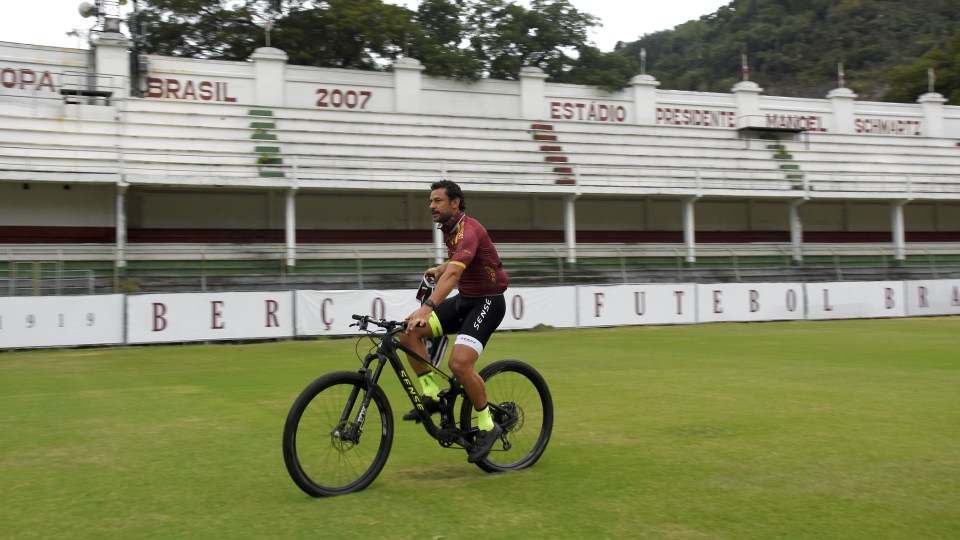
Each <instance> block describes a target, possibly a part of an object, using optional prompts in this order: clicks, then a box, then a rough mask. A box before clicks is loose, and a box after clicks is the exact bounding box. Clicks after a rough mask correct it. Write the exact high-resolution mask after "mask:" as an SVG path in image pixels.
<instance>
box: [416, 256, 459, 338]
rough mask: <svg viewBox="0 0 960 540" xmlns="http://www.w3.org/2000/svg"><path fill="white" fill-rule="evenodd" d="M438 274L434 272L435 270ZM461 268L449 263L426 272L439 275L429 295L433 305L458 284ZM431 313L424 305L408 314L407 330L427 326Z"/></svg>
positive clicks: (431, 310)
mask: <svg viewBox="0 0 960 540" xmlns="http://www.w3.org/2000/svg"><path fill="white" fill-rule="evenodd" d="M438 269H439V270H440V271H439V272H436V271H437V270H438ZM463 270H464V268H463V266H461V265H459V264H450V262H449V261H447V262H445V263H443V264H441V265H440V266H437V267H434V268H431V269H429V270H427V273H428V274H430V273H432V274H433V275H434V276H437V275H438V274H439V277H438V278H437V285H436V287H434V289H433V294H431V295H430V298H429V299H430V300H431V301H432V302H433V303H434V304H439V303H440V302H443V300H444V299H445V298H446V297H447V296H449V295H450V293H451V292H453V289H454V288H455V287H456V286H457V283H459V282H460V276H462V275H463ZM431 271H434V272H431ZM432 312H433V308H432V307H430V306H428V305H426V304H424V305H422V306H420V307H419V308H418V309H417V310H416V311H414V312H413V313H411V314H410V316H409V317H407V320H408V321H409V323H408V324H407V329H408V331H409V329H410V328H416V327H418V326H423V325H425V324H427V320H428V319H429V318H430V314H431V313H432Z"/></svg>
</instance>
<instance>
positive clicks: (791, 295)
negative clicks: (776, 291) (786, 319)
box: [786, 289, 797, 312]
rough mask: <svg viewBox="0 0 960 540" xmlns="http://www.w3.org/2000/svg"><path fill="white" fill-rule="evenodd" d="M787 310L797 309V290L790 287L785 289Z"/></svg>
mask: <svg viewBox="0 0 960 540" xmlns="http://www.w3.org/2000/svg"><path fill="white" fill-rule="evenodd" d="M786 304H787V311H790V312H793V311H796V310H797V291H795V290H793V289H790V290H788V291H787V298H786Z"/></svg>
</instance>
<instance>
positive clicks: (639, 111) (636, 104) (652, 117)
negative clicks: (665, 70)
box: [630, 75, 660, 126]
mask: <svg viewBox="0 0 960 540" xmlns="http://www.w3.org/2000/svg"><path fill="white" fill-rule="evenodd" d="M630 86H632V87H633V109H634V111H636V112H635V113H634V114H635V116H634V119H633V123H634V124H637V125H643V126H652V125H654V124H656V123H657V87H658V86H660V81H658V80H657V79H655V78H653V77H652V76H650V75H637V76H636V77H634V78H632V79H630Z"/></svg>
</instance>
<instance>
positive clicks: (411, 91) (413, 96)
mask: <svg viewBox="0 0 960 540" xmlns="http://www.w3.org/2000/svg"><path fill="white" fill-rule="evenodd" d="M424 69H425V68H424V67H423V66H422V65H421V64H420V61H419V60H417V59H416V58H398V59H397V61H396V62H394V63H393V86H394V88H393V96H394V110H396V112H401V113H418V112H420V88H421V86H422V79H423V75H422V73H421V72H422V71H423V70H424Z"/></svg>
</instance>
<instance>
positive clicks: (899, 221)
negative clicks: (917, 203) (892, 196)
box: [890, 200, 910, 261]
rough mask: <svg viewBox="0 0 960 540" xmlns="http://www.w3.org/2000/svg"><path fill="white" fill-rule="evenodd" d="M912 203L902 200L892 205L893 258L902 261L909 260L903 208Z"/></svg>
mask: <svg viewBox="0 0 960 540" xmlns="http://www.w3.org/2000/svg"><path fill="white" fill-rule="evenodd" d="M909 202H910V201H906V200H901V201H893V202H892V203H890V231H891V235H892V236H893V253H894V255H893V258H894V259H896V260H898V261H902V260H904V259H906V258H907V242H906V227H905V226H904V221H903V207H904V206H906V205H907V203H909Z"/></svg>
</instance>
